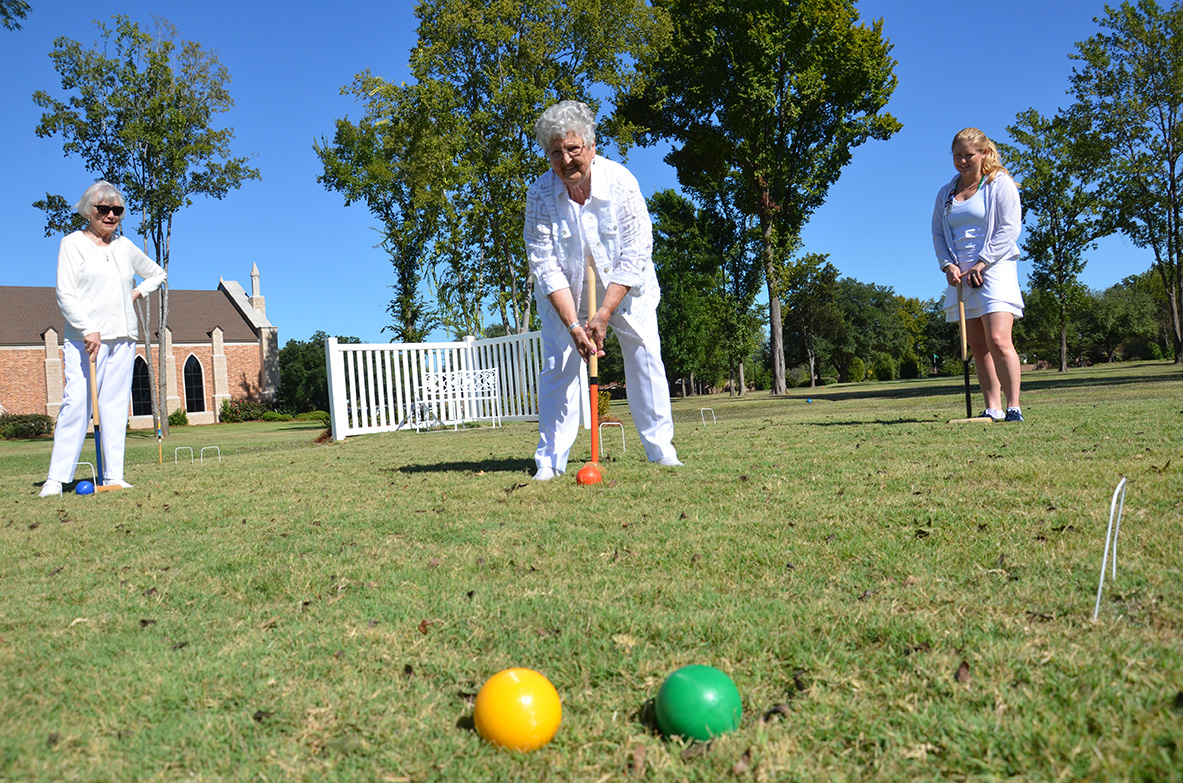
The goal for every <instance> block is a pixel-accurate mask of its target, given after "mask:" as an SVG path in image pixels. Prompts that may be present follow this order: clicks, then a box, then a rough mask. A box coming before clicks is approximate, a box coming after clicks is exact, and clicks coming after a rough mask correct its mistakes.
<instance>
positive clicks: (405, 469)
mask: <svg viewBox="0 0 1183 783" xmlns="http://www.w3.org/2000/svg"><path fill="white" fill-rule="evenodd" d="M386 470H387V472H390V473H395V472H397V473H479V472H480V471H484V472H485V473H525V472H531V473H532V472H533V471H534V460H533V459H525V458H511V459H488V460H474V461H469V462H436V463H433V464H428V465H403V466H402V467H399V468H387V469H386Z"/></svg>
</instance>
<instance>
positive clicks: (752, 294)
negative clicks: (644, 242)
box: [649, 190, 761, 395]
mask: <svg viewBox="0 0 1183 783" xmlns="http://www.w3.org/2000/svg"><path fill="white" fill-rule="evenodd" d="M721 208H722V206H721V205H719V204H713V205H708V206H706V207H699V206H697V205H695V204H694V203H693V202H691V201H690V200H689V199H687V198H686V197H685V196H682V195H680V194H678V193H675V192H674V191H672V190H662V191H658V192H657V193H655V194H654V195H653V196H652V197H651V198H650V199H649V212H650V215H652V217H653V262H654V266H655V267H656V269H657V280H658V283H659V284H660V286H661V307H659V308H658V310H657V320H658V323H659V325H660V327H661V328H660V331H661V353H662V357H663V359H664V361H665V365H666V369H667V370H668V371H669V372H670V373H671V375H673V376H675V377H679V378H683V379H690V380H692V381H693V380H698V381H701V382H705V383H708V384H712V385H713V384H715V383H717V382H720V381H722V380H723V379H724V378H727V377H730V379H731V380H732V381H734V383H733V392H734V391H736V390H738V392H739V393H740V394H741V395H742V394H743V393H744V386H745V384H746V379H745V377H744V365H745V363H746V361H747V360H748V358H749V357H751V355H752V354H753V352H754V351H755V349H756V344H757V342H758V341H759V338H760V336H761V335H760V322H759V316H758V312H759V311H758V308H757V307H756V306H755V298H756V294H757V293H758V292H759V283H760V279H759V276H758V275H757V277H756V280H755V282H754V283H753V282H752V281H751V280H750V279H748V278H750V277H751V273H752V269H753V265H752V263H751V260H750V258H749V256H750V254H751V253H752V252H753V249H752V247H753V243H752V237H751V236H750V231H746V230H745V225H746V224H745V221H744V220H743V219H742V216H739V219H736V216H734V215H728V214H725V213H724V212H722V211H721ZM755 269H756V270H758V269H759V267H758V266H756V267H755ZM689 386H690V388H693V386H694V383H690V384H689ZM734 387H738V389H735V388H734ZM685 388H687V385H686V384H683V389H685Z"/></svg>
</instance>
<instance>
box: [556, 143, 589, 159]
mask: <svg viewBox="0 0 1183 783" xmlns="http://www.w3.org/2000/svg"><path fill="white" fill-rule="evenodd" d="M582 154H583V145H579V146H577V147H559V148H558V149H554V150H551V151H550V159H551V160H556V161H557V160H563V158H571V159H572V160H574V159H575V158H578V157H579V156H580V155H582Z"/></svg>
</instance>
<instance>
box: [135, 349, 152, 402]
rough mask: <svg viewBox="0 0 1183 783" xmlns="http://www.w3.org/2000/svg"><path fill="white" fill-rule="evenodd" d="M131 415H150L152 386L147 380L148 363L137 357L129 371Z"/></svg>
mask: <svg viewBox="0 0 1183 783" xmlns="http://www.w3.org/2000/svg"><path fill="white" fill-rule="evenodd" d="M131 415H132V416H151V415H152V384H151V382H150V379H149V378H148V363H147V362H146V361H144V357H143V356H137V357H136V362H135V367H133V368H132V371H131Z"/></svg>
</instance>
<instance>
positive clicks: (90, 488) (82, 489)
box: [74, 481, 94, 495]
mask: <svg viewBox="0 0 1183 783" xmlns="http://www.w3.org/2000/svg"><path fill="white" fill-rule="evenodd" d="M74 493H75V494H78V495H93V494H94V484H91V483H90V482H89V481H79V482H78V486H76V487H74Z"/></svg>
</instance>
